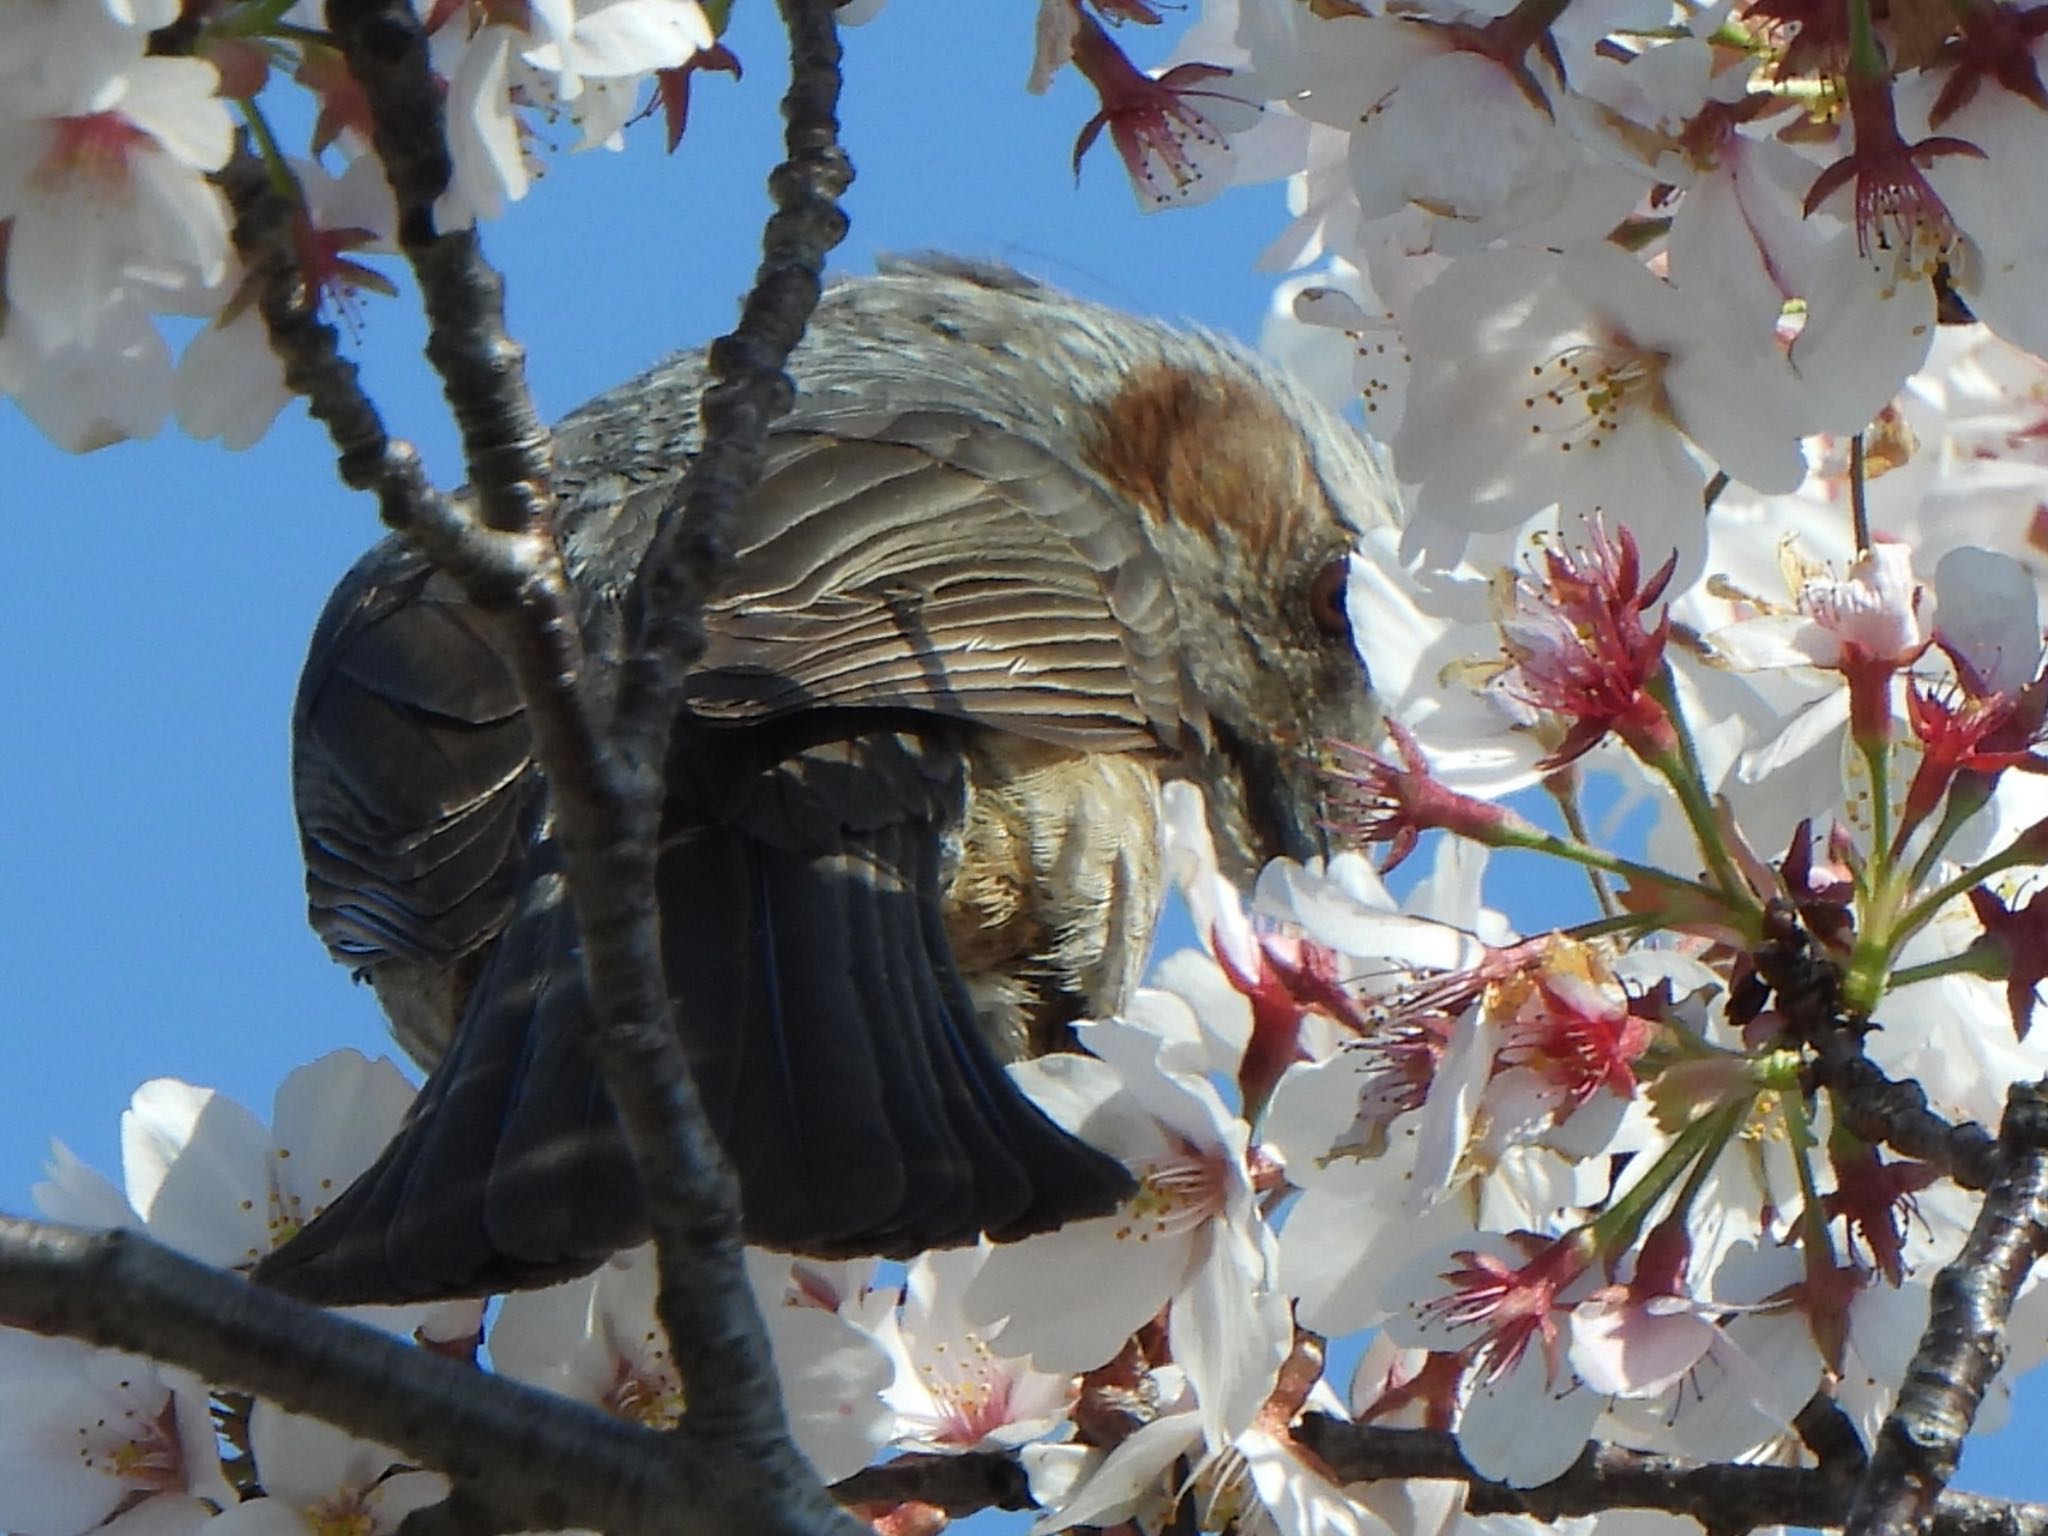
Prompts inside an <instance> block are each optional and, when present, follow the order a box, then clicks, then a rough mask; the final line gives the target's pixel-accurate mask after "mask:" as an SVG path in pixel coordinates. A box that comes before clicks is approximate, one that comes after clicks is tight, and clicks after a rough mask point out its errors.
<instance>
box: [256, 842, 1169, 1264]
mask: <svg viewBox="0 0 2048 1536" xmlns="http://www.w3.org/2000/svg"><path fill="white" fill-rule="evenodd" d="M881 821H882V823H883V824H882V825H879V826H877V827H874V828H872V829H870V830H867V831H860V830H855V831H853V832H847V831H846V830H845V829H844V827H843V826H842V827H841V828H840V829H838V831H837V833H836V834H835V837H834V839H832V842H833V847H832V849H831V851H830V852H829V853H825V854H820V853H818V852H815V851H804V850H803V849H799V848H791V847H787V846H776V845H775V843H774V842H772V841H764V840H763V839H762V838H761V837H759V836H758V835H753V834H750V833H748V832H743V831H740V830H736V829H734V828H732V827H730V826H711V827H701V828H697V829H693V830H690V831H687V832H685V833H683V834H681V835H677V836H674V837H672V838H671V839H670V841H669V842H668V844H667V846H666V847H665V850H664V852H663V855H662V861H661V869H660V885H661V892H662V930H663V945H664V949H665V951H666V953H665V956H664V959H665V964H666V967H667V971H668V975H669V978H670V984H671V986H672V988H673V989H674V991H675V993H676V1001H677V1004H678V1008H679V1012H680V1015H681V1019H682V1024H683V1030H684V1036H685V1043H686V1046H687V1047H688V1053H689V1056H690V1059H691V1063H692V1066H693V1068H694V1070H695V1075H696V1078H697V1082H698V1085H699V1090H700V1092H701V1094H702V1096H703V1099H704V1103H705V1107H706V1110H707V1112H708V1114H709V1116H710V1119H711V1123H712V1128H713V1130H714V1131H715V1132H716V1133H717V1135H718V1137H719V1138H720V1140H721V1142H722V1143H723V1145H724V1146H725V1148H726V1151H727V1155H728V1156H729V1158H730V1159H731V1160H732V1162H733V1163H734V1164H735V1166H736V1168H737V1171H738V1174H739V1180H740V1188H741V1202H742V1206H743V1209H744V1217H745V1228H746V1234H747V1238H748V1240H749V1241H750V1242H754V1243H758V1244H761V1245H763V1246H767V1247H772V1248H777V1249H782V1250H786V1251H791V1252H798V1253H805V1254H811V1255H815V1256H820V1257H836V1256H847V1255H858V1254H881V1255H892V1256H905V1255H909V1254H912V1253H916V1252H919V1251H922V1250H923V1249H926V1248H932V1247H942V1246H948V1245H953V1244H959V1243H963V1242H971V1241H973V1240H974V1238H975V1236H976V1235H977V1234H979V1233H981V1232H984V1231H985V1232H988V1233H989V1234H991V1235H992V1236H994V1237H996V1238H998V1239H1004V1238H1016V1237H1023V1236H1027V1235H1029V1234H1032V1233H1035V1232H1041V1231H1046V1230H1049V1229H1051V1228H1053V1227H1056V1226H1059V1225H1061V1224H1063V1223H1064V1222H1067V1221H1070V1220H1074V1219H1077V1218H1080V1217H1084V1216H1092V1215H1099V1214H1102V1213H1104V1212H1106V1211H1108V1210H1110V1209H1112V1208H1113V1207H1114V1206H1115V1205H1116V1204H1117V1202H1118V1201H1119V1200H1121V1199H1122V1198H1123V1197H1124V1196H1125V1195H1127V1194H1128V1193H1129V1191H1130V1188H1131V1180H1130V1175H1129V1174H1128V1173H1127V1172H1126V1171H1125V1170H1124V1168H1123V1167H1122V1165H1121V1164H1119V1163H1117V1162H1116V1161H1115V1160H1114V1159H1112V1158H1110V1157H1108V1156H1107V1155H1105V1154H1103V1153H1101V1152H1099V1151H1097V1150H1096V1149H1094V1148H1092V1147H1089V1146H1088V1145H1086V1144H1085V1143H1083V1142H1080V1141H1078V1140H1076V1139H1075V1138H1074V1137H1072V1136H1070V1135H1068V1134H1067V1133H1066V1132H1065V1131H1063V1130H1061V1129H1060V1128H1059V1127H1057V1126H1056V1125H1054V1124H1053V1122H1052V1121H1051V1120H1049V1119H1047V1118H1046V1116H1045V1115H1044V1114H1043V1113H1042V1112H1041V1111H1040V1110H1039V1109H1038V1108H1037V1107H1036V1106H1035V1105H1033V1104H1032V1103H1031V1102H1030V1101H1029V1100H1028V1099H1027V1098H1025V1097H1024V1095H1023V1094H1022V1093H1021V1092H1020V1091H1019V1090H1018V1089H1017V1087H1016V1086H1015V1084H1014V1083H1013V1082H1012V1081H1011V1079H1010V1077H1009V1075H1008V1074H1007V1073H1006V1072H1005V1071H1004V1070H1003V1069H1002V1067H1001V1065H1000V1064H999V1063H998V1062H997V1060H996V1058H995V1056H994V1053H993V1052H992V1051H991V1049H990V1048H989V1046H988V1044H987V1043H986V1041H985V1040H984V1039H983V1037H982V1035H981V1033H980V1031H979V1029H978V1028H977V1027H976V1024H975V1020H974V1015H973V1010H972V1007H971V1005H970V1003H969V1001H968V998H967V995H966V990H965V988H964V987H963V986H962V984H961V981H960V978H959V976H958V973H957V972H956V970H955V968H954V966H953V963H952V958H951V951H950V948H949V946H948V943H947V939H946V935H945V933H944V931H943V928H942V925H941V918H940V915H939V914H940V908H939V905H938V901H937V884H938V880H939V877H940V871H939V868H938V862H939V858H940V849H939V840H938V839H937V838H936V837H934V836H933V835H932V833H931V829H930V828H929V827H928V826H919V825H916V824H915V823H914V822H913V823H905V822H902V821H896V820H891V819H890V818H887V817H884V818H881ZM812 846H813V847H815V844H813V845H812ZM586 1012H587V1003H586V999H585V993H584V984H583V977H582V965H581V957H580V954H579V953H578V950H577V940H576V931H575V924H574V921H573V917H572V914H571V913H570V911H569V908H568V906H567V903H566V901H565V899H564V898H563V897H562V896H561V894H560V880H559V877H558V876H556V875H554V874H553V873H551V872H547V871H546V870H544V869H543V870H540V871H539V872H537V874H536V877H535V878H534V879H532V880H531V881H530V882H529V884H528V886H527V889H526V892H525V896H524V900H523V901H522V904H521V908H520V911H519V913H518V915H517V916H516V918H515V919H514V921H513V923H512V924H511V926H510V927H509V928H508V929H507V930H506V932H505V933H504V934H503V935H502V937H501V938H500V939H499V941H498V944H497V947H496V949H495V951H494V952H493V953H492V955H491V957H490V959H489V961H488V963H487V965H486V967H485V969H484V971H483V973H482V975H481V976H480V977H479V979H478V984H477V986H476V989H475V991H474V992H473V993H472V995H471V1000H470V1004H469V1007H468V1009H467V1011H466V1013H465V1015H464V1018H463V1020H462V1023H461V1026H460V1028H459V1029H458V1031H457V1035H456V1039H455V1043H454V1044H453V1046H452V1047H451V1049H450V1050H449V1052H448V1054H447V1056H446V1057H445V1058H444V1059H443V1060H442V1061H441V1063H440V1064H439V1065H438V1066H437V1067H436V1068H435V1069H434V1071H433V1073H432V1074H431V1075H430V1077H429V1079H428V1081H427V1085H426V1087H425V1088H424V1089H423V1090H422V1093H421V1095H420V1098H419V1100H418V1101H417V1103H416V1104H415V1106H414V1108H413V1111H412V1113H411V1115H410V1116H409V1117H408V1119H407V1121H406V1123H405V1125H404V1127H403V1128H402V1129H401V1130H400V1132H399V1134H398V1136H397V1138H396V1139H395V1140H394V1141H393V1142H392V1144H391V1146H390V1147H388V1148H387V1149H386V1150H385V1152H384V1154H383V1155H382V1156H381V1157H380V1158H379V1159H378V1161H377V1163H376V1164H375V1165H374V1166H373V1167H372V1168H371V1169H370V1170H369V1171H368V1172H367V1173H365V1174H364V1175H363V1176H362V1177H361V1178H360V1179H358V1180H357V1181H356V1182H355V1183H354V1184H353V1185H351V1186H350V1187H349V1188H348V1189H347V1190H346V1191H344V1192H343V1193H342V1195H341V1196H340V1197H339V1198H338V1199H337V1200H335V1202H334V1203H333V1204H332V1205H331V1206H330V1207H328V1208H327V1209H326V1210H325V1211H324V1212H323V1213H322V1214H321V1215H320V1216H318V1217H317V1218H316V1219H315V1220H314V1221H312V1222H311V1223H309V1224H308V1225H307V1226H306V1228H305V1229H304V1230H303V1231H302V1232H300V1233H299V1234H298V1235H297V1236H296V1237H295V1238H293V1239H292V1240H291V1241H290V1242H288V1243H286V1244H285V1245H284V1246H283V1247H282V1248H280V1249H279V1250H277V1251H276V1252H275V1253H273V1254H272V1255H271V1256H270V1257H269V1258H268V1259H266V1260H265V1261H264V1262H263V1263H262V1264H261V1265H259V1266H258V1269H257V1274H256V1277H257V1278H258V1279H259V1280H261V1281H263V1282H264V1283H267V1284H271V1285H274V1286H276V1287H277V1288H279V1289H281V1290H284V1291H287V1292H290V1293H292V1294H295V1295H298V1296H301V1297H303V1298H305V1299H307V1300H311V1301H317V1302H321V1303H326V1304H339V1303H351V1302H364V1301H396V1300H408V1299H422V1298H427V1297H438V1296H450V1295H462V1294H478V1293H484V1292H489V1291H494V1290H503V1289H513V1288H520V1287H524V1286H531V1285H536V1284H544V1283H547V1282H548V1281H550V1280H554V1279H557V1278H562V1277H566V1276H568V1275H572V1274H575V1273H579V1272H581V1271H584V1270H587V1269H589V1268H591V1267H593V1266H595V1265H596V1264H598V1263H600V1262H601V1261H602V1260H603V1259H604V1258H605V1257H606V1256H608V1255H609V1254H611V1253H613V1252H615V1251H617V1250H619V1249H621V1248H625V1247H629V1246H631V1245H632V1244H634V1243H636V1242H638V1241H640V1240H641V1239H642V1237H643V1236H644V1234H645V1227H646V1209H645V1204H646V1203H645V1195H644V1191H643V1188H642V1185H641V1181H640V1176H639V1174H638V1172H637V1170H636V1168H635V1167H634V1165H633V1162H632V1159H631V1157H630V1155H629V1154H628V1151H627V1149H626V1146H625V1142H624V1138H623V1136H622V1134H621V1133H620V1131H619V1129H618V1125H617V1119H616V1113H615V1111H614V1110H613V1108H612V1105H611V1102H610V1100H609V1098H608V1096H607V1095H606V1093H605V1091H604V1088H603V1085H602V1083H601V1082H600V1081H599V1079H598V1076H597V1074H596V1072H595V1070H594V1069H593V1067H592V1066H591V1064H590V1062H589V1060H588V1058H587V1056H586V1054H585V1052H584V1050H583V1047H582V1045H581V1043H580V1037H581V1032H582V1025H583V1018H584V1015H585V1014H586Z"/></svg>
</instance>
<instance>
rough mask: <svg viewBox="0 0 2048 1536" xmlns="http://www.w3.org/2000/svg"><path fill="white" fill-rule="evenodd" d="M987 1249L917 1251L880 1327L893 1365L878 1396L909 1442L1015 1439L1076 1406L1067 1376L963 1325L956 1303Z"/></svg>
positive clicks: (916, 1446) (986, 1444)
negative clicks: (893, 1308)
mask: <svg viewBox="0 0 2048 1536" xmlns="http://www.w3.org/2000/svg"><path fill="white" fill-rule="evenodd" d="M987 1257H988V1254H987V1250H985V1249H974V1248H967V1249H961V1250H959V1251H957V1252H953V1253H933V1254H926V1255H924V1256H923V1257H921V1258H919V1259H917V1260H915V1261H914V1262H913V1263H912V1264H911V1266H910V1270H909V1274H908V1276H907V1279H906V1283H905V1285H904V1291H903V1305H902V1307H901V1308H900V1309H899V1310H898V1311H897V1312H896V1313H894V1314H893V1315H892V1316H891V1317H890V1318H889V1319H888V1323H889V1326H888V1327H887V1328H885V1329H884V1330H883V1331H882V1333H881V1338H882V1342H883V1343H884V1345H885V1346H886V1347H887V1348H888V1350H889V1354H890V1357H891V1359H892V1360H893V1362H894V1364H895V1369H896V1377H895V1380H894V1381H893V1382H892V1383H891V1384H890V1386H889V1387H888V1388H887V1389H886V1390H885V1391H884V1392H883V1394H882V1400H883V1401H884V1402H886V1403H887V1404H888V1405H889V1406H890V1407H891V1408H892V1409H893V1410H894V1411H895V1413H896V1434H895V1436H894V1443H895V1444H897V1445H899V1446H902V1447H903V1448H905V1449H907V1450H922V1451H936V1452H957V1451H969V1450H978V1449H1000V1448H1003V1447H1007V1446H1013V1445H1020V1444H1022V1443H1024V1442H1025V1441H1027V1440H1035V1439H1038V1438H1039V1437H1041V1436H1043V1435H1048V1434H1050V1433H1052V1432H1053V1431H1054V1430H1055V1429H1056V1428H1057V1427H1058V1426H1059V1425H1060V1424H1061V1423H1062V1422H1063V1421H1064V1420H1065V1418H1066V1416H1067V1414H1068V1412H1069V1410H1070V1409H1071V1408H1072V1406H1073V1401H1074V1392H1075V1383H1074V1378H1073V1377H1071V1376H1067V1375H1061V1374H1056V1373H1053V1372H1048V1371H1040V1370H1036V1369H1034V1368H1033V1367H1032V1365H1031V1364H1030V1362H1029V1361H1026V1360H1013V1359H1006V1358H1005V1357H1003V1356H1001V1355H999V1354H997V1353H996V1351H995V1350H994V1349H993V1348H991V1347H990V1345H989V1344H988V1342H987V1341H986V1340H984V1339H983V1338H982V1336H981V1334H980V1333H979V1332H978V1331H977V1330H975V1329H974V1328H973V1327H971V1326H970V1325H969V1324H968V1322H967V1319H966V1317H965V1315H964V1314H963V1313H962V1311H961V1304H962V1302H963V1301H964V1299H965V1297H966V1296H967V1293H968V1291H969V1288H970V1287H971V1286H972V1285H973V1283H974V1277H975V1276H976V1275H977V1274H979V1273H980V1271H981V1267H982V1265H983V1264H984V1263H985V1262H986V1261H987Z"/></svg>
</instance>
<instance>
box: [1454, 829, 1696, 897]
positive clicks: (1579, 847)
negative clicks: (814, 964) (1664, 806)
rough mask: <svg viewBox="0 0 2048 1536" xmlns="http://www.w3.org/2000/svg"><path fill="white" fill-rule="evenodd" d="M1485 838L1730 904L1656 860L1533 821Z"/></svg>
mask: <svg viewBox="0 0 2048 1536" xmlns="http://www.w3.org/2000/svg"><path fill="white" fill-rule="evenodd" d="M1518 820H1519V819H1518ZM1485 841H1486V843H1487V844H1488V845H1489V846H1491V847H1494V848H1519V849H1521V850H1523V851H1524V852H1526V853H1541V854H1547V855H1548V856H1550V857H1551V858H1554V859H1563V860H1565V861H1567V862H1568V863H1572V864H1577V865H1580V866H1581V867H1583V868H1585V869H1592V870H1598V871H1599V872H1600V873H1602V874H1608V875H1618V876H1620V877H1621V878H1622V879H1625V880H1635V881H1648V882H1650V883H1651V884H1654V885H1661V886H1664V887H1666V888H1667V889H1670V890H1675V891H1685V892H1687V893H1688V894H1690V895H1695V896H1703V897H1705V898H1706V899H1707V900H1709V901H1711V902H1713V903H1714V904H1715V905H1716V906H1726V905H1727V904H1728V903H1727V898H1726V897H1724V896H1723V895H1722V894H1721V892H1719V891H1717V890H1716V889H1714V887H1712V886H1711V885H1706V884H1704V883H1702V882H1701V881H1698V880H1692V879H1688V878H1687V877H1686V876H1684V875H1674V874H1673V873H1672V872H1671V871H1670V870H1668V869H1659V868H1657V867H1656V866H1655V865H1654V864H1638V863H1637V862H1636V861H1635V860H1634V859H1624V858H1622V857H1621V856H1620V855H1619V854H1613V853H1609V852H1607V851H1606V850H1605V849H1604V848H1595V847H1593V846H1592V845H1591V844H1589V843H1581V842H1578V841H1575V840H1574V839H1572V838H1569V837H1559V836H1558V835H1557V834H1556V833H1554V832H1545V831H1544V830H1543V829H1542V828H1541V827H1538V826H1537V825H1536V824H1535V823H1533V822H1527V821H1521V822H1519V824H1518V825H1502V826H1500V827H1498V828H1496V829H1495V830H1494V833H1493V835H1492V836H1491V837H1488V838H1486V839H1485Z"/></svg>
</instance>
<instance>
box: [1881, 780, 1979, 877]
mask: <svg viewBox="0 0 2048 1536" xmlns="http://www.w3.org/2000/svg"><path fill="white" fill-rule="evenodd" d="M1986 786H1987V781H1986V780H1984V779H1981V778H1979V777H1977V776H1975V775H1965V776H1963V777H1960V778H1957V779H1956V780H1955V781H1954V782H1953V783H1951V784H1950V785H1949V791H1948V798H1947V800H1946V801H1944V802H1943V804H1942V809H1941V821H1940V822H1939V823H1938V824H1937V825H1936V826H1935V829H1934V831H1933V832H1932V833H1931V834H1930V835H1929V836H1928V839H1927V846H1926V847H1925V848H1923V849H1921V850H1920V857H1919V858H1918V859H1916V860H1914V861H1913V876H1912V885H1913V887H1914V889H1916V890H1917V889H1918V888H1919V887H1920V886H1922V885H1924V884H1926V883H1927V879H1928V877H1929V876H1930V875H1931V874H1933V872H1934V862H1935V860H1937V859H1939V858H1940V857H1941V852H1942V850H1943V849H1944V848H1946V847H1948V845H1949V843H1950V841H1951V840H1952V839H1953V838H1954V837H1955V835H1956V833H1958V832H1960V831H1961V830H1962V829H1963V826H1964V824H1965V823H1967V822H1968V821H1969V820H1970V818H1971V817H1973V816H1975V815H1976V814H1977V813H1978V812H1979V811H1981V810H1983V809H1984V807H1985V805H1986V804H1988V803H1989V802H1990V799H1991V794H1990V791H1989V789H1988V788H1987V787H1986ZM1906 835H1907V832H1906V829H1905V828H1903V827H1902V828H1900V829H1899V836H1900V838H1901V839H1904V838H1905V837H1906ZM1904 851H1905V850H1904V849H1901V850H1900V853H1901V855H1903V854H1904Z"/></svg>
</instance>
